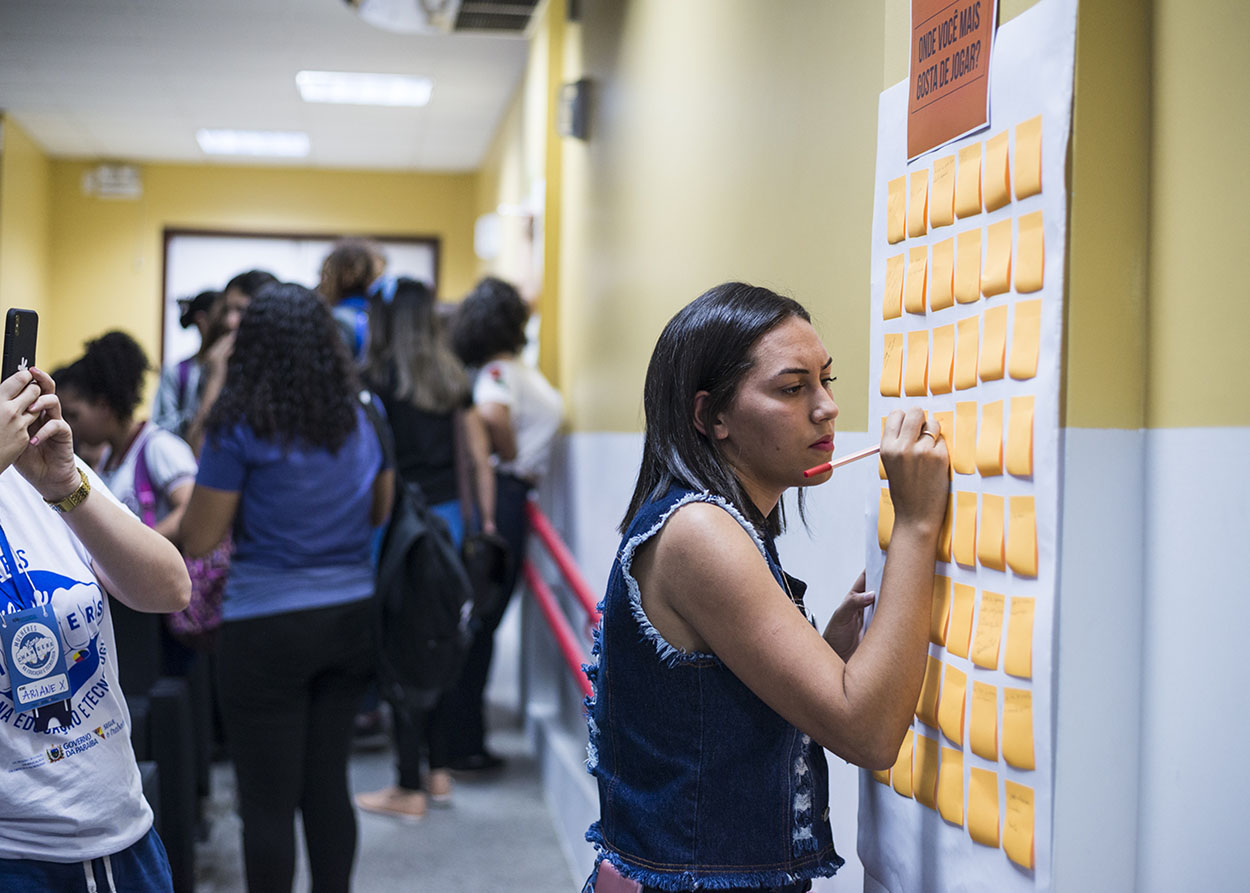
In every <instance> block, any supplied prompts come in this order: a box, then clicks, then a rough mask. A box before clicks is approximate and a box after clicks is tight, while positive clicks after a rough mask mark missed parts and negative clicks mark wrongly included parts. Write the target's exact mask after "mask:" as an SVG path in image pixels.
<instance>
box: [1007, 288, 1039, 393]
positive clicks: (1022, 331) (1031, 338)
mask: <svg viewBox="0 0 1250 893" xmlns="http://www.w3.org/2000/svg"><path fill="white" fill-rule="evenodd" d="M1041 338H1042V302H1041V300H1040V299H1038V300H1033V301H1017V302H1016V320H1015V326H1014V327H1013V329H1012V332H1011V362H1010V363H1009V364H1008V366H1007V371H1008V372H1009V373H1010V375H1011V377H1012V378H1014V379H1015V380H1016V381H1024V380H1025V379H1027V378H1032V377H1033V376H1034V375H1036V374H1037V350H1038V345H1039V343H1040V341H1041Z"/></svg>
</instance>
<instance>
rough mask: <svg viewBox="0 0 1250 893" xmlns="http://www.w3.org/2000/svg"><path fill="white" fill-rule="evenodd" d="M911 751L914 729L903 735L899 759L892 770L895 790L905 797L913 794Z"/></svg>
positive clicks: (891, 777)
mask: <svg viewBox="0 0 1250 893" xmlns="http://www.w3.org/2000/svg"><path fill="white" fill-rule="evenodd" d="M911 753H912V730H911V729H908V730H907V734H906V735H904V736H903V743H902V744H901V745H899V748H898V759H897V760H895V761H894V768H892V769H891V770H890V780H891V782H892V783H893V784H894V790H895V791H897V792H898V793H900V794H902V795H903V796H904V797H910V796H911Z"/></svg>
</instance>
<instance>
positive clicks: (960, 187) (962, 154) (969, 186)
mask: <svg viewBox="0 0 1250 893" xmlns="http://www.w3.org/2000/svg"><path fill="white" fill-rule="evenodd" d="M980 213H981V144H980V143H973V144H972V145H971V146H964V147H963V148H962V149H960V150H959V170H958V171H957V173H956V176H955V215H956V216H958V217H971V216H972V215H973V214H980Z"/></svg>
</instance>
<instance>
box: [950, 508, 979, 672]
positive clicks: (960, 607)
mask: <svg viewBox="0 0 1250 893" xmlns="http://www.w3.org/2000/svg"><path fill="white" fill-rule="evenodd" d="M969 495H970V496H971V497H972V504H973V505H976V499H977V494H975V493H970V494H969ZM975 594H976V590H975V589H973V588H972V587H971V586H969V585H968V584H966V583H952V584H951V617H950V621H949V622H948V624H947V627H946V650H947V651H949V652H950V653H951V654H955V655H958V656H959V657H967V656H968V645H969V644H970V640H971V639H972V603H973V596H974V595H975Z"/></svg>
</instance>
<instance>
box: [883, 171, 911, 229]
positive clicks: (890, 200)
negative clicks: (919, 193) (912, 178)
mask: <svg viewBox="0 0 1250 893" xmlns="http://www.w3.org/2000/svg"><path fill="white" fill-rule="evenodd" d="M885 192H886V199H885V239H886V241H887V242H889V243H890V244H891V245H893V244H894V243H895V242H901V241H903V239H904V238H906V236H907V178H906V177H895V178H894V179H893V180H891V181H890V182H889V183H887V184H886V187H885Z"/></svg>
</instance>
